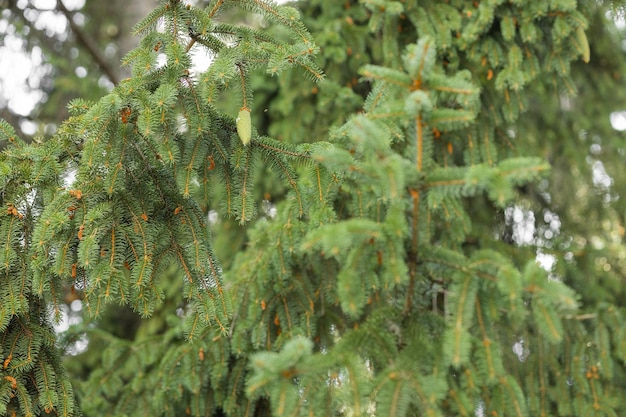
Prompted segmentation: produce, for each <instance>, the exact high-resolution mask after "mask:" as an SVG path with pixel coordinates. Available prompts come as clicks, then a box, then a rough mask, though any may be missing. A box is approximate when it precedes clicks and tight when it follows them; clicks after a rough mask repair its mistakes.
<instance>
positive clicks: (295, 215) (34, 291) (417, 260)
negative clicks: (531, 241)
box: [0, 0, 626, 416]
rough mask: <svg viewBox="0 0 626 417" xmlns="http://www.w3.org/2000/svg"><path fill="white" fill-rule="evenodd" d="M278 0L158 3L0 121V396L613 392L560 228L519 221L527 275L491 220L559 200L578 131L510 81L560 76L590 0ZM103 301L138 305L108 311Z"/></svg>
mask: <svg viewBox="0 0 626 417" xmlns="http://www.w3.org/2000/svg"><path fill="white" fill-rule="evenodd" d="M233 6H237V7H238V8H239V9H240V10H241V11H242V12H244V13H247V14H251V13H254V14H259V15H260V16H262V17H263V18H264V19H265V21H264V22H266V23H267V24H268V25H269V27H268V28H262V27H261V28H256V27H248V26H243V25H238V24H233V23H228V22H224V21H222V19H221V17H222V16H226V15H228V13H232V12H233V9H231V7H233ZM298 6H299V7H300V8H301V11H298V10H297V9H295V8H293V7H290V6H276V5H274V4H273V3H271V2H268V1H263V0H249V1H248V0H241V1H237V2H223V1H221V0H216V1H212V2H209V4H208V5H206V7H192V6H187V5H185V4H183V3H182V2H179V1H176V0H168V1H164V2H161V4H160V5H159V6H158V7H157V9H156V10H154V11H153V12H152V13H150V14H149V15H148V16H147V17H146V18H145V19H144V20H143V21H141V22H139V23H138V24H137V25H136V26H135V31H136V33H137V34H138V35H141V36H142V41H141V45H140V46H139V47H138V48H137V49H135V50H134V51H131V52H130V53H129V54H128V55H127V56H126V57H125V59H124V62H125V63H126V64H129V65H132V77H131V78H129V79H127V80H125V81H123V82H121V83H120V84H119V85H118V86H116V87H115V89H113V91H111V92H110V93H109V94H108V95H106V96H104V97H103V98H101V99H100V100H98V101H97V102H93V103H92V102H88V101H86V100H82V99H78V100H74V101H73V102H72V103H71V104H70V106H69V110H70V113H71V114H72V116H71V117H70V118H69V119H68V120H67V121H66V122H65V123H64V124H63V126H62V127H61V128H60V129H59V131H58V133H57V134H56V135H55V136H54V137H52V138H51V139H49V140H45V141H44V140H36V141H34V142H33V143H32V144H26V143H24V142H23V141H21V140H20V139H19V138H18V137H17V135H16V134H15V132H14V131H13V129H12V128H11V126H9V125H8V124H7V123H5V122H1V123H0V140H2V141H3V143H4V144H5V147H4V149H3V151H2V154H1V156H0V187H1V190H2V195H1V198H2V203H3V207H6V210H4V209H3V211H2V212H1V213H0V217H1V223H0V242H2V243H1V246H0V284H1V286H0V289H1V290H0V291H1V292H0V301H2V303H1V304H0V335H1V336H0V358H2V360H3V364H2V365H3V366H2V369H1V370H0V375H1V376H2V380H0V414H7V415H20V416H21V415H46V414H50V413H51V414H58V415H66V416H71V415H79V414H80V413H81V412H82V413H84V414H85V415H89V416H99V415H120V416H123V415H129V416H130V415H132V416H136V415H150V416H154V415H164V416H165V415H185V414H190V415H196V416H209V415H211V416H222V415H229V416H266V415H276V416H283V415H289V416H298V415H316V416H317V415H328V416H337V415H378V416H405V415H416V416H418V415H419V416H421V415H428V416H448V415H461V416H474V415H477V414H478V415H502V416H531V415H559V416H570V415H571V416H574V415H597V416H601V415H602V416H615V415H621V414H623V413H624V412H625V411H626V404H625V403H624V401H623V400H622V395H621V392H622V391H623V388H624V386H623V379H624V375H625V369H624V357H625V353H624V349H625V348H626V345H625V344H624V342H623V340H624V330H623V305H620V304H619V301H620V300H622V299H623V294H618V295H612V294H611V295H609V294H608V293H610V292H611V291H606V290H604V289H603V288H602V286H599V285H595V284H589V285H588V284H587V283H585V282H584V281H583V280H581V277H580V276H579V275H577V274H576V273H574V272H573V270H574V269H576V268H577V267H579V266H580V265H582V266H584V265H585V264H584V262H585V261H586V262H593V261H591V260H587V259H586V258H587V257H589V254H588V253H586V252H585V253H583V255H580V256H579V258H580V260H577V261H576V263H574V262H572V261H571V258H572V257H573V256H574V255H573V253H574V252H567V253H570V254H572V255H571V256H570V255H567V254H565V255H562V256H561V255H559V253H558V252H559V251H570V249H569V246H566V244H567V245H570V244H571V243H568V242H566V239H563V242H565V243H563V245H561V246H558V245H559V242H558V241H557V240H553V239H548V238H546V239H545V240H544V241H540V240H536V241H535V243H536V245H537V248H536V249H538V250H539V251H541V252H542V253H543V252H545V251H549V250H552V249H553V250H554V252H555V255H554V256H555V259H556V261H557V262H558V268H557V269H555V270H554V271H553V272H552V273H548V272H547V271H546V270H544V269H543V268H541V267H540V266H539V265H538V264H537V262H536V255H537V253H536V251H534V250H527V249H526V248H523V247H520V244H521V243H522V242H514V241H511V240H510V239H509V241H507V239H506V236H505V234H504V233H500V231H501V229H502V228H506V227H511V221H510V220H507V219H506V218H505V215H504V214H503V213H510V211H511V210H515V209H516V208H519V207H523V205H524V204H527V205H533V204H534V207H533V208H534V209H535V210H540V209H545V210H549V209H552V208H554V209H555V210H557V209H558V207H553V206H551V205H550V199H551V198H552V197H551V195H554V196H555V198H557V197H556V196H558V195H559V194H558V193H557V192H555V191H550V190H547V189H546V186H545V184H546V183H553V182H555V181H559V178H556V179H554V177H551V176H550V175H551V169H553V170H554V169H559V164H562V163H564V160H563V159H562V158H563V155H560V154H559V155H555V156H553V157H552V158H551V159H552V160H551V161H546V158H545V157H546V152H542V151H545V150H548V149H557V148H558V143H559V139H555V138H547V135H549V134H552V133H550V132H555V131H558V129H559V128H561V130H562V132H569V133H570V134H577V133H578V131H576V130H572V128H571V127H568V126H565V124H566V123H563V122H561V121H555V120H554V119H550V118H551V117H553V115H552V114H550V112H545V114H542V111H541V109H539V108H537V107H540V106H539V105H537V104H536V103H534V102H535V101H539V102H540V104H541V105H543V107H544V108H545V109H551V110H554V109H555V108H557V107H558V106H559V105H560V103H559V101H558V96H559V95H560V96H561V97H565V96H564V95H563V91H567V92H569V93H573V92H574V91H575V89H576V87H578V86H581V87H582V88H583V89H584V87H585V85H584V82H585V81H586V80H587V78H583V77H582V76H581V75H580V73H581V72H584V71H585V70H586V69H584V68H582V67H579V62H578V61H580V59H581V58H582V60H583V61H589V59H588V58H589V57H588V54H589V51H588V50H587V47H588V45H587V46H586V45H585V40H587V41H589V40H590V39H591V42H589V43H590V44H591V49H590V50H591V56H592V59H591V61H590V65H592V64H593V58H595V57H594V55H595V52H594V51H595V49H594V42H593V39H592V38H591V37H590V35H589V34H586V32H584V30H587V29H589V28H591V27H592V25H591V24H590V23H593V24H595V25H597V24H598V23H597V22H595V21H594V19H598V15H599V14H601V13H602V12H603V11H604V8H603V7H601V6H600V5H595V6H584V7H583V6H580V7H577V4H576V2H572V1H552V2H521V1H514V2H502V1H482V2H469V1H449V2H426V3H425V4H415V3H414V2H394V1H382V0H381V1H378V0H377V1H363V2H360V3H357V2H350V1H348V2H346V3H345V4H340V3H337V2H334V1H322V0H312V1H310V2H306V3H302V4H298ZM301 17H302V20H301ZM309 20H310V21H309ZM307 28H310V29H311V31H312V33H313V35H311V33H309V31H308V29H307ZM329 28H330V29H329ZM587 38H589V39H587ZM314 39H316V42H317V43H319V44H320V46H321V49H320V48H318V47H317V46H316V42H314ZM600 51H603V50H602V49H600ZM196 52H204V53H208V54H210V55H211V56H212V57H213V58H214V60H213V63H212V64H211V66H209V68H208V69H207V70H206V71H204V72H196V70H195V69H194V67H193V66H192V59H191V55H192V54H193V53H196ZM315 54H318V55H319V58H318V59H317V61H316V60H315V59H314V55H315ZM607 59H608V58H607ZM316 63H317V64H316ZM318 65H319V67H321V68H324V72H325V73H326V79H324V80H322V78H323V76H322V71H321V70H320V68H319V67H318ZM621 65H622V63H621V61H620V62H619V63H616V64H615V67H616V68H617V67H620V66H621ZM291 68H296V69H299V71H287V72H284V71H286V70H288V69H291ZM620 68H621V67H620ZM294 73H296V75H294ZM303 73H304V76H303ZM270 75H276V76H277V77H275V78H270V79H268V78H267V77H268V76H270ZM307 77H308V78H310V79H311V80H310V81H309V80H308V79H307ZM579 78H580V79H579ZM260 80H262V81H260ZM581 80H582V81H581ZM312 81H315V82H319V83H314V82H312ZM583 92H584V91H583ZM555 93H556V94H555ZM570 97H571V98H570V100H575V98H574V96H570ZM562 100H565V98H562ZM622 102H623V101H622ZM583 104H584V103H583ZM248 110H251V112H252V128H251V141H250V142H249V143H247V144H244V143H242V141H241V140H240V139H241V129H240V131H239V134H238V131H237V122H236V119H235V117H236V116H237V114H238V113H239V112H241V111H246V112H247V111H248ZM265 113H268V114H265ZM531 116H532V117H535V118H536V119H537V120H540V123H543V125H542V126H541V127H537V126H536V124H533V123H529V122H528V121H529V120H533V119H532V118H531ZM571 122H572V123H574V121H571ZM553 124H554V126H553ZM576 128H577V129H579V130H581V129H585V128H587V129H590V128H592V127H590V126H577V127H576ZM541 129H544V130H543V131H542V130H541ZM568 129H569V130H568ZM544 133H545V135H546V138H545V139H542V138H544V136H541V134H544ZM244 136H247V135H244ZM564 137H566V136H564ZM542 140H543V142H545V143H543V142H542ZM548 142H554V145H553V146H554V148H549V147H548ZM538 144H539V145H538ZM542 146H543V148H542ZM555 152H556V151H555ZM548 156H550V155H548ZM550 162H552V163H553V165H555V167H554V168H552V167H551V164H550ZM68 175H69V176H71V177H72V179H71V180H70V179H68ZM537 184H539V185H537ZM541 184H544V185H543V188H539V187H541ZM533 193H534V194H533ZM546 196H547V197H546ZM579 210H580V212H574V213H573V214H572V216H573V215H579V216H583V215H584V214H585V213H586V211H585V208H584V207H583V208H581V209H579ZM537 212H538V213H539V211H537ZM544 213H547V211H544ZM215 215H217V218H218V220H215V217H212V216H215ZM565 215H566V214H565V213H563V216H565ZM562 233H563V234H566V233H571V235H570V236H573V238H575V237H576V234H575V233H576V232H575V231H571V232H570V231H568V230H567V229H566V228H564V230H563V232H562ZM573 238H572V241H573V240H574V239H573ZM515 243H517V244H515ZM576 256H578V255H576ZM606 256H616V257H619V256H620V252H618V251H617V250H616V252H615V254H613V253H611V254H609V255H606ZM568 258H569V260H568ZM606 261H607V259H606V258H605V262H606ZM619 277H621V275H618V276H616V277H615V278H614V279H613V281H615V280H618V279H619ZM612 285H616V284H612ZM603 291H605V292H603ZM597 293H599V295H598V294H597ZM612 296H613V297H614V298H612ZM68 297H69V298H72V299H73V298H76V297H80V298H81V299H82V302H83V304H84V305H85V307H86V310H87V314H88V317H89V318H90V320H93V324H87V322H85V324H83V325H79V326H75V327H73V328H72V329H71V330H70V331H69V332H67V333H65V334H64V335H63V336H62V343H63V346H66V347H67V346H70V345H71V343H72V342H73V341H74V340H75V339H77V338H80V337H81V336H84V337H86V338H88V340H89V347H88V349H87V351H86V352H84V353H82V354H80V355H76V356H73V357H66V358H65V359H66V360H65V364H64V365H65V366H66V367H67V369H68V370H69V371H70V372H74V373H75V374H76V376H77V380H76V381H73V380H72V382H73V383H74V389H76V391H77V394H76V396H75V395H74V394H73V392H72V389H73V388H72V386H71V384H70V380H71V378H70V377H69V376H68V371H66V370H65V368H64V366H63V357H62V355H61V352H60V351H59V349H58V347H59V346H58V342H57V339H58V338H59V336H58V335H56V334H55V333H54V331H53V330H52V328H51V324H50V321H51V317H52V320H54V319H58V317H59V316H60V314H61V310H62V305H63V304H64V303H65V302H66V298H68ZM115 304H119V305H120V307H118V306H117V305H115ZM127 306H128V307H130V308H131V309H132V310H134V311H135V312H136V313H137V314H138V315H140V316H142V317H144V318H148V317H149V318H148V319H147V320H146V321H142V322H139V321H138V322H137V323H128V328H127V329H124V330H125V331H124V332H121V331H120V332H118V333H117V334H116V333H115V332H112V331H108V329H110V328H116V326H117V328H118V330H119V323H117V324H115V323H113V324H112V323H111V321H114V320H115V317H116V316H115V309H116V308H122V307H127ZM86 318H87V317H86ZM94 352H95V353H96V354H97V356H98V357H97V358H96V359H95V360H94ZM81 366H83V367H84V369H81V368H80V367H81ZM79 409H80V410H81V411H79Z"/></svg>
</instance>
